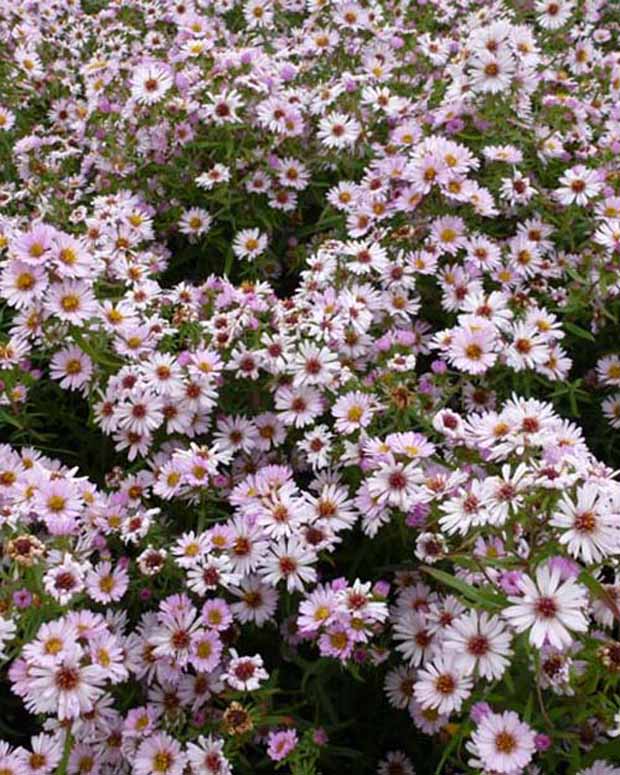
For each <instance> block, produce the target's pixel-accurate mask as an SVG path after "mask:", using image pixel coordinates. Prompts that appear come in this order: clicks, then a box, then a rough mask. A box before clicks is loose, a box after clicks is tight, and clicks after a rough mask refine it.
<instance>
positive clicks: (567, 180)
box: [555, 164, 603, 207]
mask: <svg viewBox="0 0 620 775" xmlns="http://www.w3.org/2000/svg"><path fill="white" fill-rule="evenodd" d="M559 182H560V183H561V186H560V188H558V189H556V191H555V195H556V197H557V199H558V201H559V202H560V203H561V204H563V205H570V204H573V203H574V204H576V205H579V206H580V207H585V206H586V205H587V204H588V202H589V200H590V199H592V198H593V197H595V196H598V194H599V193H600V192H601V190H602V188H603V184H602V183H601V182H600V179H599V176H598V173H597V172H596V170H589V169H588V168H587V167H585V166H584V165H583V164H578V165H577V166H576V167H572V168H571V169H569V170H567V171H566V172H565V173H564V174H563V175H562V177H561V178H560V181H559Z"/></svg>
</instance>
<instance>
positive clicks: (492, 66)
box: [471, 49, 515, 94]
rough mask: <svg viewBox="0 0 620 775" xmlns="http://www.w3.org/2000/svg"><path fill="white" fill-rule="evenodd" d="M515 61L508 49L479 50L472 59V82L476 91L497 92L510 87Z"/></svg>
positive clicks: (504, 90)
mask: <svg viewBox="0 0 620 775" xmlns="http://www.w3.org/2000/svg"><path fill="white" fill-rule="evenodd" d="M514 73H515V61H514V58H513V56H512V54H511V53H510V51H506V50H497V51H487V50H486V49H485V50H482V51H480V52H478V53H477V54H476V55H475V56H474V57H473V59H472V72H471V83H472V87H473V88H474V89H475V91H479V92H483V93H484V92H488V93H490V94H497V93H499V92H506V91H508V89H509V88H510V84H511V82H512V78H513V76H514Z"/></svg>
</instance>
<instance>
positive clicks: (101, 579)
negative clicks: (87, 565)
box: [86, 561, 129, 605]
mask: <svg viewBox="0 0 620 775" xmlns="http://www.w3.org/2000/svg"><path fill="white" fill-rule="evenodd" d="M128 586H129V574H128V573H127V571H126V570H125V569H124V568H123V567H119V566H118V565H117V566H116V568H113V567H112V563H111V562H108V561H104V562H100V563H99V564H98V565H97V566H96V567H95V568H94V569H93V570H91V571H89V572H88V573H87V574H86V592H87V593H88V595H89V596H90V597H91V598H92V599H93V600H96V601H97V602H98V603H103V604H104V605H105V604H108V603H112V602H118V601H119V600H120V599H121V598H122V597H123V595H124V594H125V592H126V591H127V588H128Z"/></svg>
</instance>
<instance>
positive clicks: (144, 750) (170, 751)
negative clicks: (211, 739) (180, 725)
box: [133, 732, 187, 775]
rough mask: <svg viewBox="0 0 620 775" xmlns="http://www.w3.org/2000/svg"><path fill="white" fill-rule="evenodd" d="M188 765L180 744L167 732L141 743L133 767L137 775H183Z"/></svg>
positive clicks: (152, 736)
mask: <svg viewBox="0 0 620 775" xmlns="http://www.w3.org/2000/svg"><path fill="white" fill-rule="evenodd" d="M186 763H187V757H186V755H185V754H184V753H183V751H182V750H181V746H180V745H179V743H178V742H177V741H176V740H175V739H174V738H172V737H171V736H170V735H168V734H166V733H165V732H158V733H157V734H155V735H151V736H150V737H147V738H146V740H143V741H142V742H141V743H140V746H139V747H138V750H137V751H136V754H135V759H134V765H133V767H134V770H135V773H136V775H181V774H182V772H183V771H184V769H185V765H186Z"/></svg>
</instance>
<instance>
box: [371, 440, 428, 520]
mask: <svg viewBox="0 0 620 775" xmlns="http://www.w3.org/2000/svg"><path fill="white" fill-rule="evenodd" d="M423 481H424V476H423V474H422V472H421V470H420V468H419V466H418V465H417V463H416V462H412V463H407V464H405V463H399V462H397V461H396V460H395V459H394V457H393V455H391V454H389V455H387V459H386V461H385V463H383V464H382V465H381V466H380V468H379V470H378V471H377V472H376V473H375V474H373V475H372V477H371V478H370V479H369V481H368V489H369V491H370V494H371V495H372V496H373V497H374V498H376V499H377V500H378V502H379V503H385V504H388V505H390V506H394V507H396V508H399V509H400V510H401V511H407V509H408V508H409V507H410V506H411V505H412V503H413V500H414V498H415V496H416V494H418V492H419V490H420V485H421V484H422V482H423Z"/></svg>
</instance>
